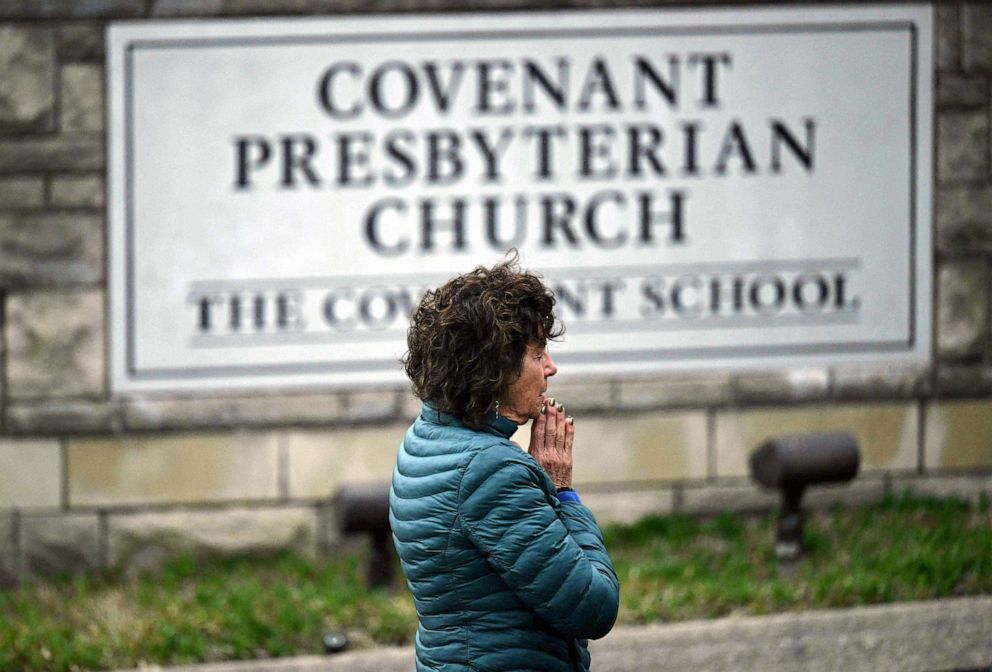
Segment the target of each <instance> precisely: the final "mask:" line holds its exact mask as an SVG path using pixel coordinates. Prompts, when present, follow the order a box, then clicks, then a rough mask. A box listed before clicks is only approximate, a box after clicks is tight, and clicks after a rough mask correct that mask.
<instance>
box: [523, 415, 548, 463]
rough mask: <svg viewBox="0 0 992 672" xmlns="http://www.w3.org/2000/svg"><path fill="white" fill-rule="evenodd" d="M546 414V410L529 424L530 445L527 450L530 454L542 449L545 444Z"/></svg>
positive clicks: (535, 453)
mask: <svg viewBox="0 0 992 672" xmlns="http://www.w3.org/2000/svg"><path fill="white" fill-rule="evenodd" d="M547 424H548V416H547V411H545V412H544V413H542V414H540V415H538V416H537V418H536V419H535V420H534V422H532V423H531V425H530V447H529V448H528V449H527V452H528V453H530V454H531V455H535V456H536V455H537V454H538V453H540V452H541V451H543V450H544V446H545V441H544V437H545V432H546V431H547Z"/></svg>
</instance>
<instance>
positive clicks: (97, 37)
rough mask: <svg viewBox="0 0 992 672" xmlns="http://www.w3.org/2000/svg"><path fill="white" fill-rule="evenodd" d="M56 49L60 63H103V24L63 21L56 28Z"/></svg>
mask: <svg viewBox="0 0 992 672" xmlns="http://www.w3.org/2000/svg"><path fill="white" fill-rule="evenodd" d="M56 35H57V38H56V39H57V44H58V47H57V50H58V55H59V61H60V62H62V63H103V60H104V43H103V26H102V25H101V24H99V23H96V22H89V21H80V22H73V23H63V24H62V25H60V26H59V27H58V30H57V33H56Z"/></svg>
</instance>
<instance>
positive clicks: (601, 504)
mask: <svg viewBox="0 0 992 672" xmlns="http://www.w3.org/2000/svg"><path fill="white" fill-rule="evenodd" d="M579 497H580V498H581V499H582V503H583V504H585V505H586V506H588V507H589V509H590V510H591V511H592V513H593V515H594V516H596V522H597V523H599V524H600V525H608V524H617V525H632V524H633V523H636V522H637V521H639V520H641V519H642V518H646V517H647V516H664V515H667V514H670V513H671V512H672V510H673V505H674V501H675V497H674V494H673V492H672V489H671V488H656V489H651V490H624V491H621V492H581V493H579Z"/></svg>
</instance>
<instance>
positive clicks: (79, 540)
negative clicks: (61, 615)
mask: <svg viewBox="0 0 992 672" xmlns="http://www.w3.org/2000/svg"><path fill="white" fill-rule="evenodd" d="M100 564H101V563H100V520H99V516H97V514H95V513H59V514H46V515H24V516H22V517H21V568H22V569H23V571H25V572H28V573H31V574H39V575H53V574H58V573H60V572H81V571H85V570H94V569H99V568H100Z"/></svg>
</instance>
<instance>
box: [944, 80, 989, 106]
mask: <svg viewBox="0 0 992 672" xmlns="http://www.w3.org/2000/svg"><path fill="white" fill-rule="evenodd" d="M988 104H989V78H988V75H986V74H985V73H980V72H978V73H972V74H967V75H965V74H961V73H958V72H947V71H940V72H938V73H937V107H938V108H939V109H943V110H948V109H958V110H976V109H983V108H985V106H987V105H988Z"/></svg>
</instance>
